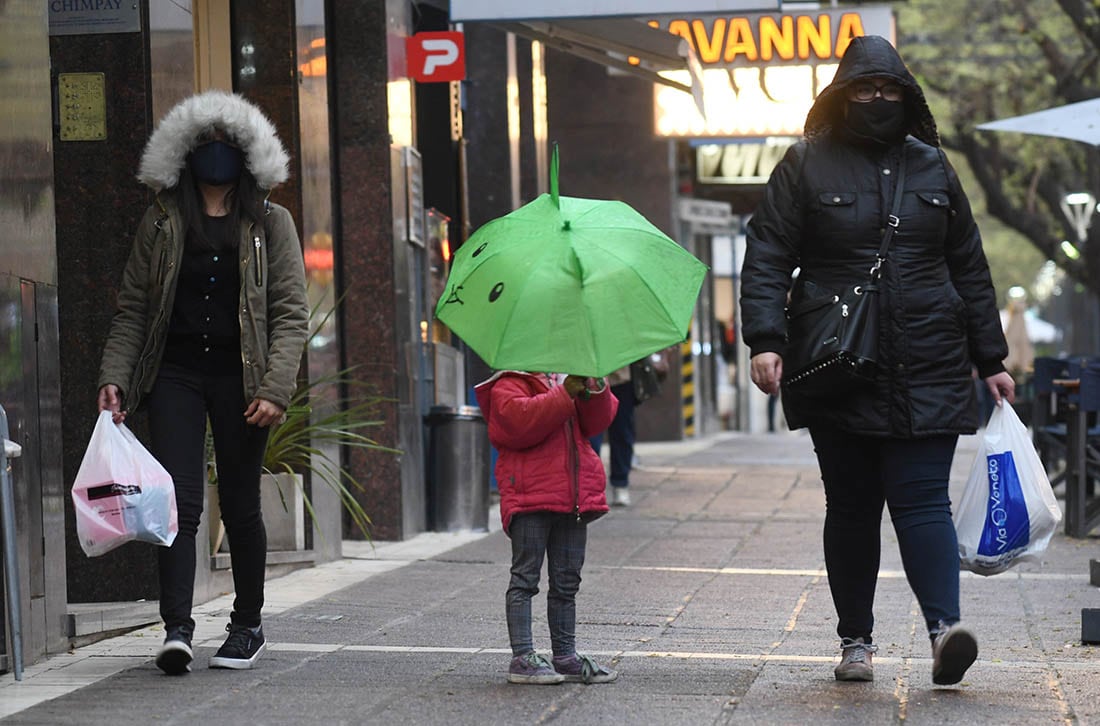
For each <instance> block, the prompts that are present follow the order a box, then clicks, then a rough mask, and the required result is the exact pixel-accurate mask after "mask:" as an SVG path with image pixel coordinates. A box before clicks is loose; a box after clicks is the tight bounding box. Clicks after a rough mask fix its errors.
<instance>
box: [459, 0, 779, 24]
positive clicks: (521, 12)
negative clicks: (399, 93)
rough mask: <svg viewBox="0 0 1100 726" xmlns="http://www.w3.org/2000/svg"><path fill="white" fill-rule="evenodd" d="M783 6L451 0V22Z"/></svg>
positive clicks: (729, 0)
mask: <svg viewBox="0 0 1100 726" xmlns="http://www.w3.org/2000/svg"><path fill="white" fill-rule="evenodd" d="M782 9H783V0H523V1H522V2H517V1H516V0H451V21H452V22H456V23H461V22H470V21H474V20H489V21H495V20H500V21H513V20H554V19H563V18H611V17H633V18H643V17H652V16H654V15H669V14H680V15H682V14H687V13H690V14H705V13H744V12H751V11H759V10H782Z"/></svg>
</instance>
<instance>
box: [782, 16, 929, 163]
mask: <svg viewBox="0 0 1100 726" xmlns="http://www.w3.org/2000/svg"><path fill="white" fill-rule="evenodd" d="M869 76H878V77H882V78H890V79H892V80H894V81H896V82H897V83H900V84H901V85H902V86H904V87H905V90H906V93H905V116H906V121H907V124H906V133H908V134H912V135H913V136H915V137H917V138H918V139H920V140H921V141H923V142H924V143H926V144H929V145H930V146H939V145H940V135H939V131H938V130H937V129H936V120H935V118H933V116H932V111H931V110H930V109H929V108H928V102H927V101H926V100H925V98H924V91H922V90H921V87H920V84H919V83H917V79H916V78H914V77H913V74H912V73H910V72H909V69H908V68H906V67H905V62H904V61H903V60H902V59H901V56H900V55H898V52H897V50H895V49H894V46H892V45H891V44H890V41H888V40H887V39H886V38H883V37H881V36H878V35H863V36H859V37H857V38H852V42H851V44H850V45H849V46H848V49H847V50H846V51H844V57H843V58H841V59H840V67H839V68H837V71H836V76H834V77H833V82H832V83H830V84H829V85H828V86H826V87H825V89H824V90H822V91H821V93H820V94H818V96H817V99H816V100H815V101H814V105H813V106H812V107H811V108H810V112H809V113H808V114H806V124H805V127H804V128H803V134H805V136H806V138H808V139H813V138H816V137H818V136H823V135H825V134H828V133H830V132H831V131H832V130H833V129H834V128H840V127H841V126H843V125H844V104H845V103H846V101H847V99H846V96H845V89H847V88H848V86H849V85H850V84H851V83H853V82H854V81H857V80H859V79H861V78H867V77H869Z"/></svg>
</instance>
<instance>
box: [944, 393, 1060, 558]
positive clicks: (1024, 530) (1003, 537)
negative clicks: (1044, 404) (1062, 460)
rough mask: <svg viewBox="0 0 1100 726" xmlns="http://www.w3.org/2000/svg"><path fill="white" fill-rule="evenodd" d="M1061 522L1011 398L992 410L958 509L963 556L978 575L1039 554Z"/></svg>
mask: <svg viewBox="0 0 1100 726" xmlns="http://www.w3.org/2000/svg"><path fill="white" fill-rule="evenodd" d="M1060 521H1062V510H1061V509H1059V508H1058V502H1057V500H1055V498H1054V492H1053V491H1051V488H1050V480H1049V479H1047V475H1046V470H1045V469H1044V468H1043V463H1042V461H1040V460H1039V455H1038V454H1037V453H1035V447H1034V446H1033V445H1032V443H1031V436H1029V435H1028V432H1027V427H1025V426H1024V424H1023V422H1022V421H1020V417H1019V416H1017V415H1016V412H1015V411H1014V410H1013V409H1012V406H1011V405H1009V404H1008V403H1007V402H1005V403H1002V404H1001V405H1000V406H997V407H996V408H994V409H993V415H992V416H990V417H989V424H988V425H987V426H986V429H985V435H984V436H983V437H982V445H981V447H980V448H979V449H978V455H977V456H976V457H975V458H974V466H973V467H971V469H970V478H969V479H968V480H967V483H966V489H965V490H964V491H963V495H962V500H961V501H960V502H959V506H958V508H957V509H956V510H955V529H956V531H957V532H958V536H959V561H960V566H961V567H962V569H964V570H970V571H971V572H976V573H978V574H979V575H995V574H997V573H998V572H1004V571H1005V570H1007V569H1008V568H1009V567H1012V565H1014V564H1016V563H1017V562H1022V561H1025V560H1034V559H1037V558H1038V557H1037V556H1038V555H1039V553H1041V552H1042V551H1043V550H1045V549H1046V547H1047V544H1048V543H1049V542H1050V537H1051V535H1053V534H1054V530H1055V529H1057V527H1058V523H1059V522H1060Z"/></svg>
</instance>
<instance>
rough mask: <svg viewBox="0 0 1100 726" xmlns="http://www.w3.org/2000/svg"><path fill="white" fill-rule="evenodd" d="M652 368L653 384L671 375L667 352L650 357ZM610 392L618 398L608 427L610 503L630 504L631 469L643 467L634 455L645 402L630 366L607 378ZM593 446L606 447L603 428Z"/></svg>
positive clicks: (623, 505)
mask: <svg viewBox="0 0 1100 726" xmlns="http://www.w3.org/2000/svg"><path fill="white" fill-rule="evenodd" d="M650 362H651V364H652V366H653V371H654V372H655V373H656V374H657V375H656V379H655V382H654V385H655V386H657V385H658V384H659V382H660V381H664V379H665V378H666V377H667V376H668V370H669V364H668V352H667V351H666V350H661V351H657V352H656V353H653V354H652V355H651V356H650ZM607 380H608V383H609V384H610V386H611V392H612V393H613V394H615V398H616V399H618V401H619V410H618V411H617V412H616V413H615V419H614V420H613V421H612V422H611V425H610V426H609V427H608V428H607V441H608V446H609V447H610V449H611V481H610V483H611V505H612V506H614V507H628V506H630V470H631V469H633V468H635V467H639V466H641V464H640V463H639V462H638V458H637V456H635V454H634V442H635V434H634V432H635V429H634V409H635V408H637V407H638V406H639V405H641V404H642V402H643V401H642V400H639V398H638V393H637V391H636V388H635V383H636V381H635V380H634V379H633V377H632V374H631V371H630V366H623V367H622V368H620V369H618V370H616V371H615V372H613V373H612V374H611V375H609V376H608V377H607ZM590 441H591V443H592V448H593V449H595V450H596V453H597V454H599V453H600V449H601V448H602V447H603V431H602V430H601V431H600V433H598V434H596V435H595V436H592V437H591V438H590Z"/></svg>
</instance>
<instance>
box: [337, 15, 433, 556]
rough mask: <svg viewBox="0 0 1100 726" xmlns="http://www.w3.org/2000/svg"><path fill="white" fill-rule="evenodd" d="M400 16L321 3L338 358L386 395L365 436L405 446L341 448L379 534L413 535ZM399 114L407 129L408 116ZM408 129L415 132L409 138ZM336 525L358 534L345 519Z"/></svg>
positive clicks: (417, 453)
mask: <svg viewBox="0 0 1100 726" xmlns="http://www.w3.org/2000/svg"><path fill="white" fill-rule="evenodd" d="M408 16H409V8H408V3H406V2H404V0H386V1H385V2H368V3H344V2H337V1H336V0H329V2H328V4H327V7H326V20H327V25H328V28H329V34H328V37H327V38H326V44H327V48H328V74H329V104H330V112H331V114H332V147H333V180H334V181H333V189H334V207H333V234H334V248H335V250H336V253H335V258H336V259H335V267H336V279H337V288H338V290H339V291H340V294H342V295H343V304H342V310H341V316H340V324H341V336H340V337H341V339H342V340H343V342H344V347H343V356H342V361H341V364H342V365H343V366H345V367H348V366H356V373H355V375H356V377H357V378H358V379H360V380H362V381H363V382H364V383H366V384H367V385H368V386H370V387H371V389H372V391H373V393H374V394H376V395H378V396H381V397H383V398H385V399H389V401H388V402H384V403H383V404H382V405H381V406H380V407H379V418H380V426H379V427H378V428H375V429H371V430H370V431H367V432H366V434H367V435H369V436H371V437H372V438H373V439H374V440H375V441H377V442H378V443H379V444H382V445H384V446H388V447H393V448H397V449H401V450H402V452H403V453H402V454H400V455H395V454H392V453H387V452H380V451H369V450H363V449H355V450H352V451H350V452H348V454H347V455H348V462H347V463H348V467H349V469H350V471H351V473H352V475H353V476H354V477H355V478H356V480H357V481H358V482H359V483H360V484H362V486H363V490H362V491H356V492H355V496H356V498H357V499H358V500H359V502H360V503H361V504H362V506H363V508H364V510H366V512H367V514H368V515H369V516H370V518H371V520H372V521H373V524H374V527H373V531H372V535H373V536H374V537H375V538H378V539H400V538H402V537H405V536H408V535H409V534H413V533H415V531H418V530H419V529H422V528H423V523H424V520H425V518H426V515H425V512H424V511H423V510H424V506H423V501H422V497H421V495H420V493H422V491H423V486H424V485H423V461H422V456H421V445H420V442H421V429H422V426H423V424H422V423H421V421H420V415H421V412H420V411H418V410H416V407H415V405H413V402H415V400H416V398H415V395H414V390H413V389H414V387H415V386H414V385H413V384H414V382H415V381H414V371H415V363H413V362H410V361H411V360H412V358H411V355H410V351H411V350H412V349H413V346H414V345H416V344H417V343H418V338H414V337H412V333H411V331H410V329H409V328H410V317H411V316H410V315H409V314H408V311H407V310H406V309H405V308H407V305H406V304H405V302H404V301H405V300H406V299H407V298H408V296H409V292H408V290H409V282H410V281H409V280H408V274H407V273H405V272H404V271H405V270H406V268H407V264H406V262H407V257H406V256H405V255H404V254H403V253H404V247H405V246H406V244H407V243H405V242H404V240H397V239H396V238H397V235H396V234H395V212H396V214H397V215H398V217H399V218H400V217H402V216H403V215H404V211H403V210H404V185H403V178H402V177H395V175H394V170H395V169H396V170H397V171H398V172H400V162H399V160H398V159H397V158H396V156H395V155H396V153H397V146H395V143H400V141H401V140H400V139H393V138H391V133H390V131H391V125H390V114H391V112H392V111H395V110H396V111H397V112H398V115H400V114H401V112H402V111H403V112H404V113H407V114H409V115H410V116H411V115H412V114H413V113H414V112H413V110H412V109H411V105H412V94H411V92H407V91H409V88H410V87H409V86H408V83H407V81H404V78H403V77H404V67H403V66H404V64H403V63H401V66H402V67H401V68H396V67H391V64H390V59H397V60H401V59H403V58H404V36H405V35H407V33H408V23H409V18H408ZM395 65H396V63H395ZM390 82H393V83H394V86H393V92H394V94H395V99H394V100H395V101H397V99H398V98H404V99H406V103H405V104H404V105H403V106H401V108H398V106H400V105H401V104H397V103H395V104H393V107H392V108H391V104H390V103H389V92H390V89H389V84H390ZM406 92H407V93H406ZM395 121H396V122H398V123H399V122H400V119H395ZM405 123H406V129H405V130H408V126H411V118H410V119H407V120H406V122H405ZM410 138H411V133H410V134H409V135H408V138H407V139H405V143H409V141H408V139H410ZM398 182H400V183H398ZM402 227H403V224H402ZM344 534H345V536H348V537H360V536H361V535H360V534H359V532H358V529H357V528H355V527H354V526H352V525H351V524H350V523H349V522H348V520H347V518H346V517H345V526H344Z"/></svg>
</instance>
